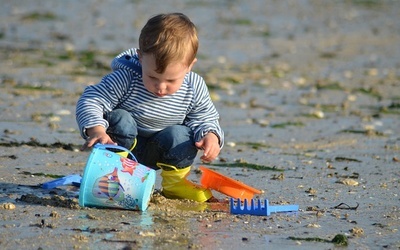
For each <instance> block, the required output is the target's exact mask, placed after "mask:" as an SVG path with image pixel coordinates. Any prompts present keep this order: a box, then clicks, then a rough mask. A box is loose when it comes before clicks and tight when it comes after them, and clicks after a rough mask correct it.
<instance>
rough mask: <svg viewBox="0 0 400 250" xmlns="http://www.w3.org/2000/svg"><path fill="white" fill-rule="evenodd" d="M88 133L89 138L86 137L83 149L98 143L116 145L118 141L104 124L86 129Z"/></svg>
mask: <svg viewBox="0 0 400 250" xmlns="http://www.w3.org/2000/svg"><path fill="white" fill-rule="evenodd" d="M86 134H87V135H88V138H87V139H86V142H85V143H84V144H83V145H82V147H81V150H85V149H87V148H91V147H93V146H94V145H95V144H96V143H101V144H115V145H116V143H115V142H113V140H111V138H110V136H109V135H108V134H107V133H106V129H105V128H104V127H102V126H96V127H93V128H88V129H87V130H86Z"/></svg>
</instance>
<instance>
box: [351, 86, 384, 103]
mask: <svg viewBox="0 0 400 250" xmlns="http://www.w3.org/2000/svg"><path fill="white" fill-rule="evenodd" d="M354 91H355V92H359V93H361V94H364V95H369V96H372V97H375V98H377V99H379V100H380V99H382V95H381V94H380V93H379V92H378V91H377V90H376V89H374V88H368V89H367V88H359V89H355V90H354Z"/></svg>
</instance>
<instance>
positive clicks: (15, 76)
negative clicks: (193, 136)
mask: <svg viewBox="0 0 400 250" xmlns="http://www.w3.org/2000/svg"><path fill="white" fill-rule="evenodd" d="M39 3H40V4H39ZM163 3H165V4H164V5H163V6H160V4H159V3H158V2H155V1H154V2H149V1H146V2H144V1H143V2H142V1H122V0H117V1H113V2H112V3H111V2H110V3H108V2H104V1H97V0H93V1H85V2H79V1H68V2H53V1H5V2H4V3H3V5H2V8H1V10H0V20H1V21H0V24H1V25H0V50H1V53H0V59H1V60H0V65H1V67H0V77H1V78H0V79H1V84H0V88H1V91H0V97H1V98H0V109H1V118H0V128H1V134H0V135H1V137H0V148H1V151H0V188H1V190H2V193H1V194H0V205H1V206H0V215H1V218H2V220H1V222H0V232H1V234H0V247H1V248H2V249H39V248H40V249H54V248H56V247H58V248H61V249H73V248H78V249H80V248H82V249H92V248H96V249H110V248H115V249H171V248H174V249H187V248H194V249H203V248H204V249H243V248H245V249H260V248H274V249H275V248H276V249H281V248H282V249H287V248H294V249H310V248H311V249H332V248H336V247H339V246H338V245H336V244H334V243H332V242H326V241H331V240H332V239H333V238H334V236H335V235H343V236H345V237H346V238H347V240H348V248H349V249H382V248H385V249H399V248H400V241H399V238H400V233H399V231H398V230H399V227H400V210H399V205H400V198H399V177H400V174H399V173H400V171H399V168H400V136H399V134H400V133H399V132H400V129H399V128H400V119H399V116H400V83H399V80H400V74H399V68H400V59H399V58H400V46H399V45H398V44H399V42H400V35H399V34H400V32H399V30H400V22H399V21H398V13H399V11H400V3H398V2H397V1H367V0H365V1H363V0H361V1H360V0H358V1H334V2H332V1H267V2H264V1H247V2H243V3H239V2H218V3H214V2H212V1H206V2H202V3H198V2H187V1H167V2H163ZM166 3H168V5H167V4H166ZM171 11H182V12H184V13H186V14H187V15H188V16H189V17H191V18H192V20H193V21H194V22H195V23H196V25H197V26H198V28H199V36H200V43H201V45H200V51H199V56H198V59H199V61H198V63H197V64H196V66H195V68H194V70H195V71H197V72H199V73H200V74H201V75H203V76H204V78H205V79H206V81H207V83H208V85H209V88H210V91H211V94H212V97H213V99H214V100H215V104H216V106H217V108H218V110H219V112H220V114H221V125H222V126H223V128H224V130H225V133H226V145H225V146H224V148H223V150H222V152H221V155H220V158H219V159H218V160H217V161H215V162H214V164H215V165H212V166H208V167H209V168H212V169H214V170H217V171H218V172H220V173H222V174H225V175H227V176H230V177H232V178H234V179H236V180H239V181H242V182H244V183H246V184H248V185H251V186H253V187H255V188H258V189H262V190H264V193H263V194H261V195H259V196H257V197H256V198H259V199H268V200H269V202H270V203H271V204H272V205H278V204H298V205H299V206H300V211H299V212H298V213H295V214H293V213H279V214H272V215H270V216H249V215H233V214H230V213H229V210H228V205H227V198H228V197H227V196H225V195H223V194H221V193H218V192H213V194H214V195H215V196H216V197H217V198H218V199H220V201H221V202H219V203H208V204H198V203H194V202H185V201H176V200H167V199H165V198H163V197H162V196H160V195H159V194H158V193H157V192H156V193H155V194H154V196H153V199H152V200H151V202H150V206H149V209H148V210H147V211H146V212H138V211H121V210H115V209H87V208H83V209H82V208H79V206H78V204H77V194H78V189H77V188H75V187H72V186H66V187H60V188H57V189H54V190H45V189H42V188H41V187H40V184H41V183H43V182H46V181H50V180H53V179H54V178H55V177H57V176H58V175H60V176H62V175H69V174H74V173H77V174H82V173H83V169H84V167H85V164H86V160H87V158H88V155H89V153H90V152H88V151H86V152H81V151H79V147H80V144H81V143H82V139H81V138H80V136H79V133H78V131H77V125H76V122H75V117H74V112H75V103H76V101H77V98H78V97H79V95H80V94H81V93H82V91H83V89H84V87H85V86H87V85H89V84H94V83H96V82H98V81H99V80H100V79H101V77H102V76H103V75H104V74H107V73H108V72H109V63H110V62H111V59H112V58H113V57H114V56H115V55H116V54H118V53H119V52H121V51H122V50H125V49H127V48H129V47H134V46H136V40H137V38H138V35H139V31H140V28H141V27H142V25H143V24H144V23H145V22H146V20H147V18H148V17H149V16H151V15H152V14H156V13H159V12H171ZM254 164H257V166H261V169H264V170H257V169H255V168H254ZM200 165H202V164H201V162H200V160H199V159H197V160H196V162H195V164H194V166H193V168H194V171H192V173H191V175H190V176H189V179H190V180H192V181H195V182H198V181H199V179H200V176H201V175H200V173H199V171H197V170H198V167H199V166H200ZM267 168H275V171H274V170H265V169H267ZM277 170H280V171H277ZM160 181H161V179H160V176H159V173H158V176H157V183H156V189H159V188H160ZM323 240H326V241H325V242H324V241H323Z"/></svg>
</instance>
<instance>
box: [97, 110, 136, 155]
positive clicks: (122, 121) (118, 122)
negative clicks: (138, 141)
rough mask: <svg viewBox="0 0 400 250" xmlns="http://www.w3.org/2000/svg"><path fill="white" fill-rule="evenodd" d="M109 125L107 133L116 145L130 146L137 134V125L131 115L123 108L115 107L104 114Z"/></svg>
mask: <svg viewBox="0 0 400 250" xmlns="http://www.w3.org/2000/svg"><path fill="white" fill-rule="evenodd" d="M104 118H105V119H106V120H107V121H108V124H109V127H108V128H107V134H108V135H109V136H110V137H111V139H112V140H113V141H115V142H116V143H117V144H118V145H120V146H122V147H125V148H128V149H129V148H130V147H131V146H132V144H133V142H134V140H135V138H136V136H137V133H138V132H137V125H136V121H135V120H134V119H133V117H132V115H131V114H130V113H129V112H128V111H126V110H123V109H116V110H113V111H111V112H108V113H106V114H105V115H104Z"/></svg>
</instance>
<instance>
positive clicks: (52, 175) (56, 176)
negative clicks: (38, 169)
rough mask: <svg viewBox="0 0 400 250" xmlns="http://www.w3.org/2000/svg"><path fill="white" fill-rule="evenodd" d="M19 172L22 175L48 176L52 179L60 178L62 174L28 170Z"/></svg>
mask: <svg viewBox="0 0 400 250" xmlns="http://www.w3.org/2000/svg"><path fill="white" fill-rule="evenodd" d="M21 174H24V175H34V176H44V177H50V178H54V179H58V178H62V177H64V175H59V174H46V173H32V172H29V171H22V172H21Z"/></svg>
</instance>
